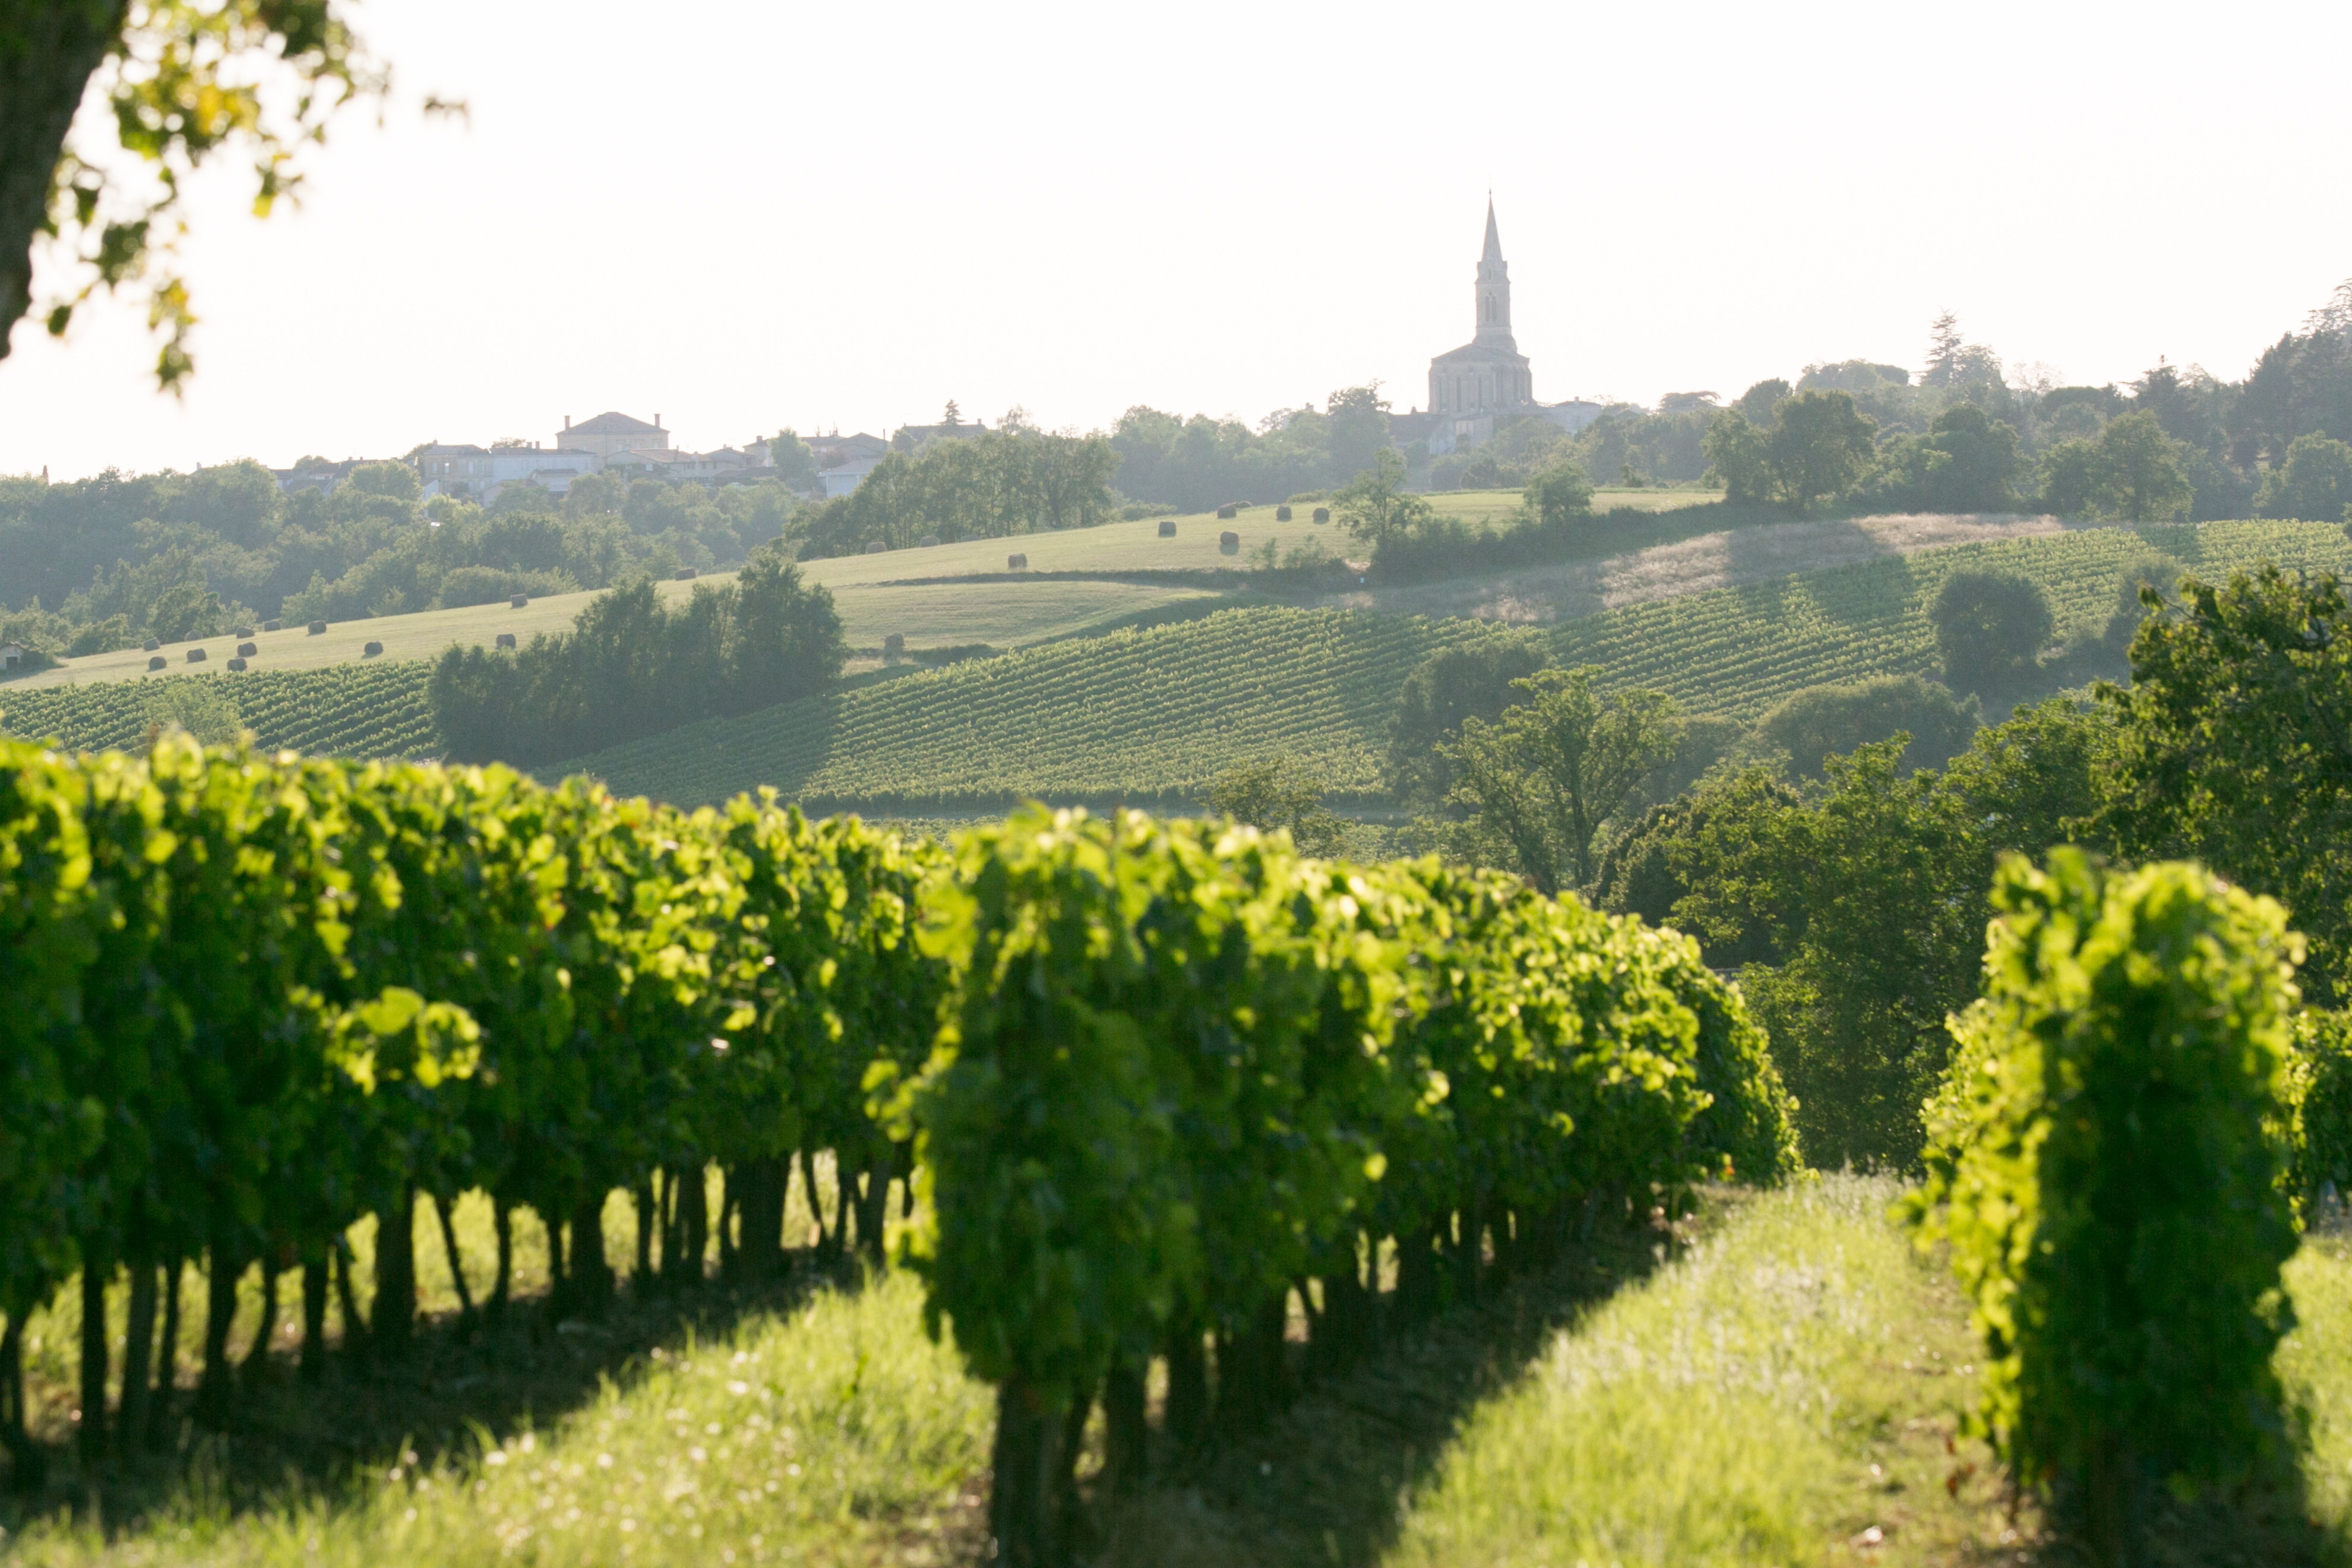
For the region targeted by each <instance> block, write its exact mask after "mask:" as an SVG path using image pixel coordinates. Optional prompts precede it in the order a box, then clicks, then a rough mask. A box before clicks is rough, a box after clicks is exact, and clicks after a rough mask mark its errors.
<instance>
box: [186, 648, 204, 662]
mask: <svg viewBox="0 0 2352 1568" xmlns="http://www.w3.org/2000/svg"><path fill="white" fill-rule="evenodd" d="M206 657H207V656H206V655H205V650H204V649H202V648H200V647H192V648H190V649H189V650H188V662H189V663H190V664H202V663H204V662H205V658H206Z"/></svg>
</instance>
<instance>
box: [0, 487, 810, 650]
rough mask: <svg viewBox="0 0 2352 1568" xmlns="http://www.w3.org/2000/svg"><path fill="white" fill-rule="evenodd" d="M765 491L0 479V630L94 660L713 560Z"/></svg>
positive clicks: (778, 521)
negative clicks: (553, 491) (257, 625)
mask: <svg viewBox="0 0 2352 1568" xmlns="http://www.w3.org/2000/svg"><path fill="white" fill-rule="evenodd" d="M798 505H799V502H798V500H796V498H795V497H794V496H793V494H792V493H791V492H790V491H789V490H788V489H785V488H784V487H783V486H782V485H778V484H772V483H771V484H753V485H742V486H733V487H729V488H727V489H720V490H718V491H715V492H714V491H710V490H706V489H702V488H701V487H699V486H692V485H680V486H672V485H667V484H663V483H659V482H657V481H654V480H644V479H641V480H637V481H635V482H631V481H627V480H624V479H620V478H618V477H616V476H614V475H607V474H595V475H590V476H587V477H585V478H583V479H579V480H577V481H576V482H574V483H573V485H572V488H571V490H570V492H569V493H568V494H567V495H565V496H563V497H562V498H560V499H559V498H556V497H552V496H550V495H549V494H548V493H547V492H546V491H544V490H541V489H537V488H535V487H532V486H530V485H512V486H509V487H508V488H507V489H505V490H504V491H502V492H501V494H500V496H499V501H498V504H497V505H496V507H495V508H493V509H491V510H484V509H483V508H481V507H478V506H475V505H473V504H472V503H471V502H467V501H461V500H450V499H446V498H441V499H436V500H423V499H421V492H420V488H419V484H418V479H417V476H416V471H415V469H414V468H410V467H409V466H408V465H407V464H405V463H390V462H387V463H369V464H363V465H362V466H361V467H360V468H356V469H354V470H352V473H351V475H350V476H349V477H348V478H347V479H345V480H344V481H343V483H341V485H339V486H338V487H337V488H336V489H335V491H334V493H333V494H332V495H327V494H324V493H322V492H320V491H319V490H316V489H304V490H299V491H297V492H296V493H294V494H293V495H291V496H288V495H281V494H280V493H279V492H278V485H277V481H276V480H275V479H273V478H272V477H271V475H270V472H269V470H268V469H267V468H263V467H261V465H260V464H258V463H255V462H249V461H247V462H237V463H229V464H225V465H223V466H221V467H218V468H204V469H200V470H198V471H197V472H195V473H193V474H178V473H172V472H169V471H166V472H162V473H155V474H145V475H124V474H120V473H112V472H110V473H107V474H103V475H100V477H99V478H97V479H84V480H79V481H76V482H73V483H69V484H50V483H48V482H47V481H46V480H43V479H0V640H11V641H17V642H22V643H24V644H26V646H27V647H32V648H34V649H35V650H36V651H37V652H40V653H45V654H66V655H81V654H90V653H103V652H107V651H110V650H111V649H113V648H118V647H136V646H138V643H139V641H140V640H141V639H142V638H143V637H156V638H159V639H161V640H163V641H166V642H177V641H181V640H184V639H186V638H189V637H210V636H216V635H218V634H219V633H221V632H224V631H226V630H227V629H229V628H230V627H231V626H233V625H235V624H236V623H237V622H240V621H246V620H251V619H257V618H267V617H271V616H285V617H287V618H289V619H304V620H308V619H312V618H316V617H321V616H323V617H325V618H327V619H330V620H354V619H358V618H360V617H362V616H386V615H402V614H406V613H408V612H411V611H415V610H429V609H443V608H449V607H453V606H457V605H478V604H488V603H493V602H495V601H497V600H499V599H501V598H504V597H506V596H507V595H510V594H515V593H527V594H533V595H539V594H552V593H566V592H571V591H573V590H576V589H583V588H603V587H607V586H610V585H611V584H614V583H617V582H620V581H621V580H623V579H624V578H625V577H628V576H630V575H632V574H640V573H651V574H656V575H667V574H670V573H672V572H675V571H676V570H677V569H678V568H679V567H683V566H692V567H695V568H697V569H698V570H704V571H708V570H711V569H714V568H718V567H724V566H731V565H734V564H736V563H740V562H741V561H742V560H743V559H744V558H745V557H746V556H748V555H749V554H750V553H751V551H752V550H753V549H754V548H756V547H757V546H759V545H761V544H763V543H766V542H770V541H772V540H774V539H776V538H778V537H779V536H780V535H782V533H783V532H784V531H785V530H786V528H787V527H788V525H789V523H790V521H791V519H792V516H793V511H794V510H795V508H796V507H797V506H798Z"/></svg>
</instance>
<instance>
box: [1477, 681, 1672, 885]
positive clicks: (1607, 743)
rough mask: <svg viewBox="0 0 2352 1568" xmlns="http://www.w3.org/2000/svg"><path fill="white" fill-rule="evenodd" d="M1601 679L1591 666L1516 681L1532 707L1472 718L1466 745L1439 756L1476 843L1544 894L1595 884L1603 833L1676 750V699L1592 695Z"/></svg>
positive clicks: (1649, 693) (1626, 693)
mask: <svg viewBox="0 0 2352 1568" xmlns="http://www.w3.org/2000/svg"><path fill="white" fill-rule="evenodd" d="M1598 673H1599V670H1598V668H1596V667H1594V666H1591V665H1585V666H1581V667H1580V668H1576V669H1572V670H1562V669H1547V670H1542V671H1539V672H1538V673H1537V674H1535V675H1531V676H1528V677H1526V678H1525V679H1519V680H1515V681H1513V682H1512V685H1514V686H1516V687H1517V688H1519V689H1523V690H1525V691H1526V692H1527V693H1528V700H1526V701H1524V702H1522V703H1520V704H1519V705H1517V706H1516V707H1513V708H1510V709H1507V710H1505V712H1504V714H1503V718H1502V721H1501V722H1500V723H1496V724H1489V723H1487V722H1486V721H1483V720H1480V719H1476V718H1468V719H1465V720H1464V721H1463V723H1462V738H1461V739H1460V740H1459V741H1457V742H1454V743H1453V744H1452V745H1449V746H1444V747H1441V748H1440V750H1441V751H1442V752H1444V755H1445V757H1446V759H1447V760H1448V761H1449V762H1451V763H1453V764H1454V789H1453V792H1452V796H1451V798H1452V799H1453V800H1454V803H1456V804H1458V805H1463V806H1465V807H1466V808H1468V810H1469V811H1470V813H1471V825H1472V827H1473V829H1474V835H1475V837H1476V838H1477V839H1479V840H1481V841H1483V842H1484V843H1485V844H1486V846H1488V847H1490V848H1491V849H1492V850H1494V851H1497V852H1499V853H1500V854H1501V855H1503V856H1506V857H1507V859H1508V862H1509V863H1510V864H1511V865H1512V866H1513V867H1514V868H1516V869H1517V871H1518V872H1519V873H1520V874H1521V875H1523V876H1525V877H1526V878H1527V879H1528V880H1529V881H1531V882H1533V883H1534V884H1535V885H1536V886H1537V887H1538V889H1541V890H1542V891H1544V892H1546V893H1553V892H1557V891H1559V889H1560V888H1561V886H1562V885H1563V882H1564V881H1567V882H1570V884H1571V885H1573V886H1576V887H1585V886H1589V885H1590V884H1591V879H1592V869H1593V853H1592V852H1593V837H1594V836H1595V835H1596V834H1598V833H1599V832H1600V831H1601V824H1602V823H1603V822H1604V821H1606V820H1607V819H1608V818H1609V817H1610V816H1612V814H1614V813H1615V812H1616V810H1617V808H1618V807H1619V806H1620V805H1623V804H1624V802H1625V798H1626V797H1627V796H1628V795H1631V794H1632V793H1633V787H1634V785H1636V784H1639V783H1640V782H1641V780H1642V777H1643V774H1645V773H1648V772H1649V771H1650V769H1651V768H1652V767H1654V765H1655V764H1656V763H1658V762H1659V760H1660V759H1661V758H1663V757H1664V755H1665V754H1666V753H1667V752H1670V751H1671V750H1672V749H1673V745H1674V738H1673V731H1672V726H1671V724H1670V722H1669V720H1670V716H1671V715H1672V713H1673V711H1674V700H1673V699H1672V698H1670V697H1668V696H1666V695H1665V694H1664V692H1661V691H1622V692H1614V693H1612V694H1610V695H1609V696H1607V697H1603V696H1601V695H1600V694H1599V693H1598V692H1596V691H1594V690H1593V684H1592V683H1593V678H1594V677H1595V676H1596V675H1597V674H1598ZM1563 871H1566V872H1567V873H1568V877H1567V878H1565V879H1564V878H1563V876H1562V872H1563Z"/></svg>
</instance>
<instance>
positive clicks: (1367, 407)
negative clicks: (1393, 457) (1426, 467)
mask: <svg viewBox="0 0 2352 1568" xmlns="http://www.w3.org/2000/svg"><path fill="white" fill-rule="evenodd" d="M1323 417H1324V419H1325V420H1326V421H1327V422H1328V429H1327V430H1326V432H1325V438H1326V441H1327V444H1328V450H1329V453H1330V458H1329V471H1330V472H1331V473H1333V474H1335V475H1338V476H1341V477H1348V476H1352V475H1355V474H1360V473H1362V472H1363V471H1364V470H1365V469H1366V468H1370V467H1372V465H1373V464H1375V463H1377V462H1378V461H1379V460H1380V454H1381V448H1383V447H1386V446H1387V445H1388V444H1389V403H1388V399H1386V398H1384V397H1382V396H1381V384H1380V383H1379V382H1377V381H1374V382H1368V383H1366V384H1364V385H1362V386H1343V387H1341V388H1339V391H1337V392H1334V393H1333V394H1332V395H1330V397H1329V398H1328V399H1327V400H1326V401H1325V404H1324V408H1323Z"/></svg>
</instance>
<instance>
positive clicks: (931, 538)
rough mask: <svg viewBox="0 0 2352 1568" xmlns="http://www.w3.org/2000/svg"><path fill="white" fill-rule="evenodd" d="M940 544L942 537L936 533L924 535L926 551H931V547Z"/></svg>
mask: <svg viewBox="0 0 2352 1568" xmlns="http://www.w3.org/2000/svg"><path fill="white" fill-rule="evenodd" d="M938 542H940V536H939V535H938V534H936V533H927V534H925V535H923V548H924V549H926V550H929V548H930V547H931V546H933V545H934V544H937V543H938Z"/></svg>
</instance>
